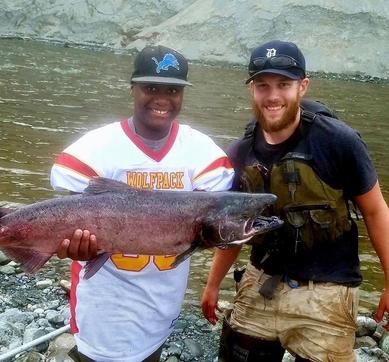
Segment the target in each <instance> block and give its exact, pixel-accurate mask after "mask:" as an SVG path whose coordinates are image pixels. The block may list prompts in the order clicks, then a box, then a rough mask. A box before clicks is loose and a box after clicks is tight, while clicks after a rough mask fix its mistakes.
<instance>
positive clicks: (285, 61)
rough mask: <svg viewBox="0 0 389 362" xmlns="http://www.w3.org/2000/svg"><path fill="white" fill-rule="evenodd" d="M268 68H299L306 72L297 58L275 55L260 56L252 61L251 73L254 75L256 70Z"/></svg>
mask: <svg viewBox="0 0 389 362" xmlns="http://www.w3.org/2000/svg"><path fill="white" fill-rule="evenodd" d="M266 66H268V67H267V68H270V67H272V68H275V69H288V68H298V69H301V70H302V71H303V72H304V76H305V71H304V69H303V68H302V67H301V65H300V64H299V63H298V62H297V61H296V59H294V58H292V57H290V56H289V55H275V56H274V57H258V58H255V59H253V60H252V61H251V63H250V69H249V74H250V75H253V74H254V73H256V72H259V71H261V70H264V69H267V68H266ZM269 66H270V67H269Z"/></svg>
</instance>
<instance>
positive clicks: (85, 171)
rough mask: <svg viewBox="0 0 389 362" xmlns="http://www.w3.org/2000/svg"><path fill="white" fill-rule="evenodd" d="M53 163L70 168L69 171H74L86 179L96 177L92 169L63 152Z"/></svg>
mask: <svg viewBox="0 0 389 362" xmlns="http://www.w3.org/2000/svg"><path fill="white" fill-rule="evenodd" d="M55 163H56V164H57V165H61V166H64V167H66V168H70V169H71V170H73V171H76V172H78V173H80V174H81V175H83V176H86V177H94V176H98V174H97V172H96V171H95V170H94V169H93V168H91V167H90V166H88V165H87V164H86V163H84V162H82V161H80V160H79V159H78V158H76V157H74V156H72V155H69V154H68V153H65V152H62V153H61V154H60V155H59V156H58V158H57V159H56V161H55Z"/></svg>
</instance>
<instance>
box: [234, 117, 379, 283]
mask: <svg viewBox="0 0 389 362" xmlns="http://www.w3.org/2000/svg"><path fill="white" fill-rule="evenodd" d="M302 122H303V126H301V125H300V127H299V128H297V129H296V131H295V132H294V133H293V135H292V136H291V137H289V138H288V139H287V140H286V141H284V142H282V143H280V144H277V145H272V144H268V143H267V142H266V141H265V139H264V137H263V134H262V131H261V130H260V129H259V127H256V130H254V147H251V148H250V149H249V151H248V153H247V156H246V157H244V158H245V160H242V159H241V158H242V157H243V156H242V155H243V153H242V148H244V147H247V146H243V145H244V144H245V143H246V144H247V139H246V140H239V141H237V142H235V143H234V144H232V145H231V147H230V148H229V150H228V154H229V157H230V159H231V161H232V163H233V165H234V167H236V168H239V167H242V166H244V165H250V164H252V163H253V162H258V161H259V162H260V163H261V164H262V165H264V166H266V168H268V169H271V167H272V165H273V164H274V163H276V162H278V161H279V160H280V159H281V158H282V157H283V156H284V155H285V154H286V153H288V152H290V151H292V150H293V151H295V150H296V147H298V145H299V144H301V142H300V141H301V139H302V138H303V137H305V142H304V143H303V144H304V147H306V150H308V151H309V154H310V155H311V156H312V162H311V165H312V168H313V170H314V171H315V172H316V174H317V175H318V176H319V177H320V178H321V179H322V180H323V181H324V182H326V183H327V184H328V185H330V186H331V187H333V188H335V189H341V190H343V193H344V195H345V198H346V199H350V200H352V199H353V197H354V196H358V195H362V194H364V193H366V192H368V191H369V190H371V188H372V187H373V186H374V185H375V183H376V182H377V175H376V172H375V169H374V167H373V164H372V162H371V160H370V157H369V155H368V152H367V147H366V144H365V143H364V142H363V140H362V139H361V137H360V135H359V134H358V133H357V132H356V131H355V130H353V129H352V128H350V127H348V126H347V125H346V124H345V123H343V122H342V121H339V120H337V119H334V118H329V117H325V116H320V117H316V118H315V120H314V121H313V122H312V123H311V124H306V123H307V121H302ZM246 149H247V148H246ZM237 175H239V172H237ZM237 181H238V180H237ZM237 183H238V182H237ZM237 183H236V184H237ZM356 233H357V230H356V226H355V225H353V228H352V230H351V232H349V233H346V234H345V235H344V237H343V239H342V240H338V241H337V242H336V243H332V244H331V243H329V244H327V245H325V246H323V245H320V246H317V247H316V248H313V249H312V250H306V251H304V252H302V253H297V254H296V255H288V256H287V257H285V255H282V253H281V254H280V255H276V254H275V255H271V256H270V257H269V258H268V259H267V261H266V262H265V263H263V268H264V269H265V271H266V272H268V273H270V274H276V273H286V274H287V275H288V276H289V277H291V278H294V279H299V280H308V279H311V280H316V281H332V282H337V283H342V284H350V285H357V284H359V283H360V282H361V280H362V277H361V274H360V270H359V258H358V244H357V242H358V241H357V240H358V238H357V236H356ZM253 248H254V250H255V258H256V260H258V259H262V257H263V256H264V255H265V254H266V251H267V248H266V247H265V246H264V245H255V246H254V247H253Z"/></svg>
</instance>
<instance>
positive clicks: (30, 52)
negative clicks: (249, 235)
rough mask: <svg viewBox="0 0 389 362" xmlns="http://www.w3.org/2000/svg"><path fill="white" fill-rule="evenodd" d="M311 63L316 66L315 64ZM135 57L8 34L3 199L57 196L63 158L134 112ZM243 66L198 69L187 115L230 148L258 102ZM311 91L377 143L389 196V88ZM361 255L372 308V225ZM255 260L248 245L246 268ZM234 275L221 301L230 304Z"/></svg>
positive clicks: (193, 280) (199, 271)
mask: <svg viewBox="0 0 389 362" xmlns="http://www.w3.org/2000/svg"><path fill="white" fill-rule="evenodd" d="M308 68H309V62H308ZM131 69H132V58H131V57H130V56H128V55H120V54H113V53H110V52H96V51H92V50H86V49H74V48H66V47H60V46H53V45H48V44H44V43H37V42H30V41H23V40H8V39H4V40H0V127H1V133H0V171H1V172H0V202H4V203H14V204H28V203H32V202H36V201H39V200H43V199H45V198H51V197H53V196H55V194H54V192H53V191H52V190H51V188H50V184H49V180H48V174H49V170H50V167H51V165H52V163H53V161H54V159H55V157H56V155H57V154H58V153H59V152H60V151H61V150H62V149H63V148H64V147H65V146H66V145H68V144H70V143H71V142H73V141H74V140H76V139H77V138H78V137H79V136H80V135H81V134H83V133H85V132H86V131H87V130H90V129H93V128H96V127H98V126H100V125H103V124H106V123H109V122H112V121H116V120H119V119H122V118H126V117H128V116H129V115H130V114H131V112H132V103H131V97H130V95H129V75H130V74H131ZM245 76H246V73H245V71H244V70H242V69H230V68H218V67H207V66H203V65H201V66H200V65H192V66H191V69H190V81H191V82H192V83H193V84H194V87H187V89H186V95H185V101H184V107H183V111H182V114H181V117H180V120H181V122H182V123H187V124H190V125H191V126H193V127H194V128H197V129H199V130H201V131H203V132H205V133H206V134H208V135H210V136H211V137H212V138H213V139H214V140H215V141H216V143H218V144H219V145H220V146H221V147H223V148H224V147H226V146H227V145H228V144H229V143H230V142H231V141H232V140H234V139H236V138H237V137H238V136H239V135H241V133H242V131H243V129H244V126H245V124H246V121H247V119H248V117H249V116H250V106H249V102H248V97H247V89H246V87H245V85H244V79H245ZM308 96H309V97H311V98H314V99H317V100H321V101H323V102H325V103H327V104H328V105H329V106H330V107H332V108H333V109H334V110H335V111H336V113H337V114H338V116H339V117H340V118H342V119H343V120H344V121H346V122H347V123H348V124H349V125H350V126H352V127H354V128H356V129H357V130H358V131H359V132H360V133H361V134H362V136H363V138H364V139H365V141H366V142H367V144H368V146H369V151H370V154H371V157H372V159H373V162H374V164H375V166H376V168H377V171H378V175H379V177H380V183H381V186H382V189H383V192H384V196H385V199H386V200H387V201H389V161H388V159H387V158H386V155H387V152H386V147H385V146H386V143H387V140H389V131H388V128H387V125H386V121H387V119H386V118H387V114H388V110H389V108H388V99H389V85H388V84H371V83H362V82H356V81H344V80H333V79H332V80H328V79H320V78H317V77H316V78H312V79H311V88H310V91H309V94H308ZM359 227H360V230H361V237H360V258H361V261H362V268H363V274H364V282H363V284H362V287H361V307H360V308H361V310H364V311H366V310H370V311H371V310H373V309H374V308H375V306H376V304H377V302H378V299H379V295H380V291H381V290H382V288H383V286H384V279H383V273H382V270H381V267H380V264H379V260H378V258H377V256H376V255H375V253H374V251H373V250H372V247H371V245H370V242H369V241H368V239H367V237H366V231H365V229H364V226H363V223H361V222H359ZM211 258H212V254H211V251H209V250H206V251H203V252H201V253H196V254H195V256H194V257H193V258H192V268H191V275H190V280H189V288H188V291H187V295H186V305H198V302H199V298H200V295H201V290H202V288H203V286H204V284H205V281H206V278H207V271H208V268H209V265H210V262H211ZM246 260H247V249H245V250H244V252H243V253H242V255H241V257H240V259H239V260H238V262H237V264H238V265H239V266H243V265H244V263H245V261H246ZM233 293H234V283H233V280H232V278H231V275H230V274H229V275H228V277H227V278H226V279H225V280H224V282H223V284H222V291H221V299H222V300H225V301H227V302H228V301H231V300H232V297H233Z"/></svg>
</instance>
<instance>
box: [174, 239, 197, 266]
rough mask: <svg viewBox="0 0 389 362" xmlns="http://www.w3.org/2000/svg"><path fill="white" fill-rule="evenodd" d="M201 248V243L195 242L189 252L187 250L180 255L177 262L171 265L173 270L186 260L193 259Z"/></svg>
mask: <svg viewBox="0 0 389 362" xmlns="http://www.w3.org/2000/svg"><path fill="white" fill-rule="evenodd" d="M198 248H199V243H197V242H193V243H192V245H191V246H190V248H189V249H188V250H185V251H184V252H183V253H181V254H178V255H177V256H176V260H174V262H173V263H172V264H171V266H172V267H173V268H176V267H177V266H179V265H180V264H181V263H182V262H184V261H185V260H186V259H188V258H189V257H191V256H192V255H193V254H194V253H195V251H196V250H197V249H198Z"/></svg>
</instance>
